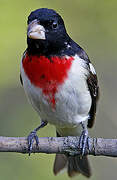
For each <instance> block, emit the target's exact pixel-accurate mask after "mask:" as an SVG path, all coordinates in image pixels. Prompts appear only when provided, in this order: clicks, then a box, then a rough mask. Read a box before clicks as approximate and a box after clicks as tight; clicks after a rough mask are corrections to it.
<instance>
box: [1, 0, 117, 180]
mask: <svg viewBox="0 0 117 180" xmlns="http://www.w3.org/2000/svg"><path fill="white" fill-rule="evenodd" d="M41 7H48V8H53V9H55V10H57V11H58V12H59V13H60V14H61V15H62V17H63V18H64V21H65V24H66V28H67V30H68V32H69V34H70V36H71V37H72V38H73V39H74V40H75V41H76V42H78V43H79V44H80V45H81V46H82V47H83V48H84V49H85V50H86V52H87V53H88V55H89V57H90V59H91V61H92V63H93V64H94V65H95V67H96V71H97V72H98V78H99V84H100V89H101V97H100V102H99V106H98V113H97V118H96V123H95V127H94V128H93V129H92V130H91V132H90V134H91V136H98V137H105V138H116V136H117V133H116V132H117V131H116V130H117V120H116V117H117V116H116V114H117V95H116V94H117V93H116V92H117V1H116V0H111V1H110V0H98V1H97V0H72V1H71V0H20V1H18V0H10V1H9V0H0V135H2V136H27V135H28V133H29V132H30V131H31V130H32V129H33V128H35V127H36V126H37V125H39V123H40V121H39V117H38V115H37V114H36V112H35V111H34V110H33V109H32V107H31V105H29V104H28V101H27V99H26V97H25V94H24V91H23V88H22V87H21V85H20V82H19V72H20V60H21V56H22V53H23V51H24V50H25V48H26V21H27V16H28V15H29V13H30V12H31V11H32V10H35V9H37V8H41ZM39 135H40V136H55V129H54V127H52V126H48V127H46V128H44V129H43V130H41V131H40V132H39ZM89 158H90V161H91V165H92V171H93V176H92V178H91V180H97V179H116V172H117V159H116V158H107V157H106V158H104V157H89ZM53 160H54V155H44V154H43V155H42V154H39V155H37V154H32V155H31V156H30V157H29V156H28V155H22V154H17V153H0V180H9V179H12V180H23V179H28V180H33V179H34V180H38V179H47V180H52V179H56V180H59V179H64V180H67V179H68V177H67V175H66V173H64V174H61V175H59V176H57V177H55V176H54V175H53V173H52V164H53ZM78 178H79V179H81V180H83V179H85V177H83V176H81V175H80V176H79V177H75V178H74V179H78Z"/></svg>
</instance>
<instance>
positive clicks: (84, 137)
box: [79, 122, 88, 156]
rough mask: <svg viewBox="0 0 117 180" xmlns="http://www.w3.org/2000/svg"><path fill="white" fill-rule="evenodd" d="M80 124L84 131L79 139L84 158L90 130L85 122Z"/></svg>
mask: <svg viewBox="0 0 117 180" xmlns="http://www.w3.org/2000/svg"><path fill="white" fill-rule="evenodd" d="M80 124H81V126H82V129H83V130H82V133H81V135H80V139H79V147H80V148H81V155H82V156H83V155H84V154H85V148H86V145H87V143H88V129H87V126H86V125H85V124H84V123H83V122H81V123H80Z"/></svg>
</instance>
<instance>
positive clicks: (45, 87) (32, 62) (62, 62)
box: [22, 55, 73, 108]
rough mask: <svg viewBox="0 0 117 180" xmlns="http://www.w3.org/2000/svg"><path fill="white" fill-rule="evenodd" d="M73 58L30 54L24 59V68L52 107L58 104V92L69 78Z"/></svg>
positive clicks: (32, 82)
mask: <svg viewBox="0 0 117 180" xmlns="http://www.w3.org/2000/svg"><path fill="white" fill-rule="evenodd" d="M72 61H73V58H72V57H69V58H65V57H63V58H58V57H52V58H46V57H44V56H40V57H38V56H30V57H29V56H28V55H26V56H25V58H24V59H23V62H22V64H23V69H24V72H25V74H26V76H27V77H28V79H29V80H30V82H31V84H32V85H33V86H35V87H36V88H40V89H41V91H42V94H43V95H44V96H45V98H46V100H47V101H48V103H49V104H51V106H52V108H55V106H56V98H55V96H56V93H57V92H58V91H59V87H60V86H61V85H62V84H63V83H64V81H65V80H66V79H67V76H68V71H69V69H70V67H71V64H72Z"/></svg>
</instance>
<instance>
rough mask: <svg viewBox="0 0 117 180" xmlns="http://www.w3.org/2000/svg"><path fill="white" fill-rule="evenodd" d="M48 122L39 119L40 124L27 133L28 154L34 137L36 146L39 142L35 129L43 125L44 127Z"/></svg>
mask: <svg viewBox="0 0 117 180" xmlns="http://www.w3.org/2000/svg"><path fill="white" fill-rule="evenodd" d="M47 124H48V123H47V122H44V121H41V124H40V126H38V127H37V128H35V129H34V130H33V131H31V133H30V134H29V135H28V137H27V140H28V151H29V156H30V154H31V151H32V145H33V142H34V139H35V141H36V145H37V146H38V144H39V140H38V136H37V134H36V133H37V131H38V130H39V129H41V128H43V127H45V126H46V125H47Z"/></svg>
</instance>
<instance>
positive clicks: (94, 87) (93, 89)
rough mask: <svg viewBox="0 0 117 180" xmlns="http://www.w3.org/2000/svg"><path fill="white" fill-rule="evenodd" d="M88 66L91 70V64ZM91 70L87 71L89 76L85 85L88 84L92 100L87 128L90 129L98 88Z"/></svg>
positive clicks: (94, 112)
mask: <svg viewBox="0 0 117 180" xmlns="http://www.w3.org/2000/svg"><path fill="white" fill-rule="evenodd" d="M89 65H91V67H92V68H93V66H92V64H91V63H89ZM92 68H90V71H89V72H90V74H89V76H88V78H87V84H88V88H89V91H90V94H91V98H92V104H91V109H90V112H89V119H88V127H89V128H91V127H92V126H93V124H94V120H95V115H96V108H97V102H98V99H99V86H98V80H97V75H96V73H95V72H94V71H95V70H94V69H93V71H92Z"/></svg>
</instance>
